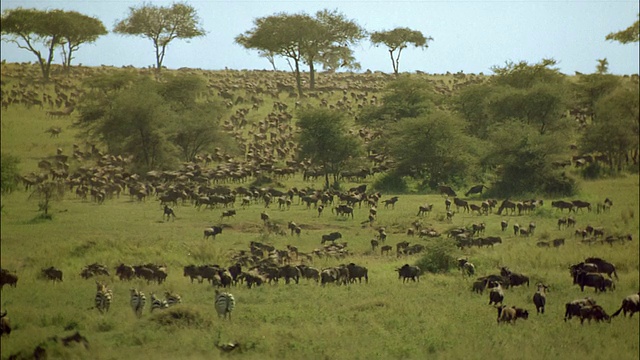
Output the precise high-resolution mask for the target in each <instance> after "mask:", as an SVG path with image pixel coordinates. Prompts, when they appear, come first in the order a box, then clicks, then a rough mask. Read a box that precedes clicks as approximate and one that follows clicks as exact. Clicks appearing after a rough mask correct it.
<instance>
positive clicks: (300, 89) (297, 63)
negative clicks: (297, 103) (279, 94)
mask: <svg viewBox="0 0 640 360" xmlns="http://www.w3.org/2000/svg"><path fill="white" fill-rule="evenodd" d="M293 61H294V62H295V65H296V70H295V71H296V86H297V87H298V96H300V97H302V79H300V62H299V60H298V59H293Z"/></svg>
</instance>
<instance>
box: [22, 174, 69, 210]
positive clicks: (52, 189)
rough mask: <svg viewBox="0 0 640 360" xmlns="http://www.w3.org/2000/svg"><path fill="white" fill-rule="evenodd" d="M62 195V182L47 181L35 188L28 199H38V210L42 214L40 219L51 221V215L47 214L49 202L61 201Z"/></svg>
mask: <svg viewBox="0 0 640 360" xmlns="http://www.w3.org/2000/svg"><path fill="white" fill-rule="evenodd" d="M64 193H65V185H64V183H63V182H61V181H52V180H47V181H43V182H41V183H39V184H38V185H36V186H35V188H34V190H33V192H31V195H29V199H33V198H35V199H38V200H39V202H38V210H39V211H41V212H42V214H41V215H40V217H42V218H44V219H51V215H50V214H49V210H50V209H51V202H52V201H54V200H60V199H62V198H63V197H64Z"/></svg>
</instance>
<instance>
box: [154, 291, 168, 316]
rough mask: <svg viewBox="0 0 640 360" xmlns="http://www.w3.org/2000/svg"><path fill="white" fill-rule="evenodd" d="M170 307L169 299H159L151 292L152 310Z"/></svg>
mask: <svg viewBox="0 0 640 360" xmlns="http://www.w3.org/2000/svg"><path fill="white" fill-rule="evenodd" d="M168 307H169V304H168V303H167V300H164V299H159V298H157V297H156V295H155V294H154V293H151V312H153V310H154V309H166V308H168Z"/></svg>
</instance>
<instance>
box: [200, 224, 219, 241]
mask: <svg viewBox="0 0 640 360" xmlns="http://www.w3.org/2000/svg"><path fill="white" fill-rule="evenodd" d="M218 234H222V228H221V227H220V226H212V227H210V228H209V229H205V230H204V238H205V239H207V238H208V237H209V236H211V237H213V240H215V239H216V235H218Z"/></svg>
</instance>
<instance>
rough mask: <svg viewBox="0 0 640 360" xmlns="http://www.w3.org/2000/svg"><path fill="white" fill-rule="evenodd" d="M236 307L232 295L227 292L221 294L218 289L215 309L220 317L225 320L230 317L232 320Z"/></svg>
mask: <svg viewBox="0 0 640 360" xmlns="http://www.w3.org/2000/svg"><path fill="white" fill-rule="evenodd" d="M235 306H236V299H235V298H234V297H233V295H232V294H230V293H227V292H220V291H219V290H217V289H216V298H215V307H216V311H217V312H218V317H222V318H223V319H224V318H226V317H228V318H229V320H231V312H232V311H233V308H234V307H235Z"/></svg>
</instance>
